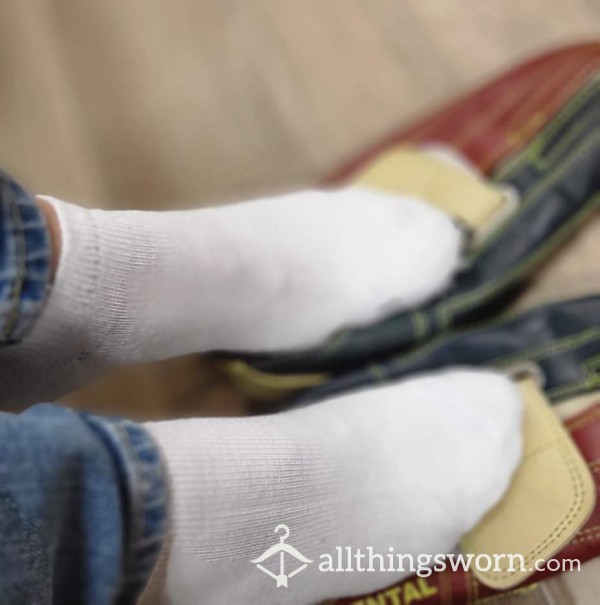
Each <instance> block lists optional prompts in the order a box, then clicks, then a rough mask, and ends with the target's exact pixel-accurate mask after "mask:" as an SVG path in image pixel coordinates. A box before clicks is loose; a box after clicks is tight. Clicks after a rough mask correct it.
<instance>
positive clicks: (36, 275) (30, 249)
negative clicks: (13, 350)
mask: <svg viewBox="0 0 600 605" xmlns="http://www.w3.org/2000/svg"><path fill="white" fill-rule="evenodd" d="M49 279H50V241H49V236H48V231H47V229H46V224H45V222H44V217H43V215H42V213H41V212H40V210H39V208H38V207H37V205H36V204H35V202H34V200H33V199H32V198H31V196H29V194H28V193H27V192H26V191H25V190H24V189H23V188H22V187H20V186H19V185H18V184H17V183H16V182H15V181H14V180H12V179H11V178H10V177H9V176H8V175H6V174H4V173H3V172H0V345H1V344H7V343H11V342H18V341H19V340H21V339H22V338H23V336H24V335H25V334H26V333H27V331H28V330H29V329H30V328H31V326H32V325H33V322H34V321H35V319H36V318H37V317H38V315H39V314H40V312H41V310H42V308H43V306H44V303H45V301H46V297H47V293H48V284H49Z"/></svg>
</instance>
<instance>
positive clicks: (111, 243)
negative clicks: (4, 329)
mask: <svg viewBox="0 0 600 605" xmlns="http://www.w3.org/2000/svg"><path fill="white" fill-rule="evenodd" d="M47 199H48V200H49V201H50V203H51V204H52V205H53V207H54V209H55V211H56V213H57V214H58V219H59V222H60V227H61V235H62V256H61V259H60V264H59V268H58V272H57V275H56V279H55V283H54V286H53V291H52V293H51V296H50V299H49V302H48V305H47V308H46V309H45V311H44V314H43V315H42V317H41V318H40V320H39V321H38V323H37V324H36V326H35V328H34V330H33V332H32V333H31V334H30V335H29V337H28V338H27V339H26V340H25V341H24V342H23V343H21V344H20V345H17V346H14V347H9V348H4V349H2V351H0V364H2V367H3V372H2V376H1V377H0V390H1V391H2V394H3V401H4V402H5V404H6V403H31V402H33V401H36V400H39V399H41V398H44V399H47V398H51V397H54V396H57V395H59V394H61V393H64V392H65V391H67V390H68V389H70V388H72V387H74V386H77V385H79V384H81V383H83V382H84V381H86V380H89V379H91V378H93V377H96V376H97V375H99V374H100V373H101V372H102V371H103V370H105V369H106V368H108V367H112V366H117V365H122V364H126V363H135V362H140V361H150V360H154V359H161V358H166V357H170V356H174V355H180V354H184V353H190V352H199V351H207V350H215V349H230V350H238V351H241V350H243V351H277V350H285V349H293V348H298V347H305V346H310V345H316V344H318V343H319V342H320V341H322V340H323V339H325V338H326V337H327V336H329V335H331V334H332V333H333V332H335V331H336V330H337V329H339V328H341V327H343V326H348V325H357V324H364V323H367V322H370V321H374V320H376V319H379V318H381V317H383V316H385V315H386V314H388V313H390V312H392V311H397V310H400V309H404V308H407V307H411V306H414V305H418V304H419V303H422V302H423V301H425V300H427V299H429V298H430V297H432V296H433V295H435V294H437V293H438V292H439V291H441V290H442V289H443V288H444V287H445V286H447V284H448V283H449V281H450V280H451V278H452V275H453V274H454V272H455V270H456V269H457V267H458V265H459V257H460V240H461V238H460V233H459V230H458V228H457V227H456V226H455V225H454V224H453V223H452V221H451V220H450V219H449V218H448V217H446V216H445V215H444V214H442V213H440V212H439V211H437V210H435V209H434V208H432V207H430V206H428V205H427V204H426V203H424V202H420V201H418V200H415V199H411V198H403V197H397V196H392V195H388V194H382V193H375V192H372V191H368V190H364V189H352V188H350V189H344V190H340V191H336V192H319V191H309V192H304V193H298V194H291V195H284V196H279V197H276V198H269V199H264V200H257V201H254V202H248V203H245V204H238V205H232V206H227V207H221V208H211V209H203V210H195V211H189V212H163V213H157V212H105V211H100V210H92V211H89V210H85V209H83V208H79V207H77V206H73V205H70V204H66V203H64V202H61V201H58V200H53V199H51V198H47Z"/></svg>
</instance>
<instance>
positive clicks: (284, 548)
mask: <svg viewBox="0 0 600 605" xmlns="http://www.w3.org/2000/svg"><path fill="white" fill-rule="evenodd" d="M280 531H283V533H282V534H281V536H280V537H279V544H274V545H273V546H271V548H268V549H267V550H265V552H264V553H263V554H262V555H260V557H258V558H257V559H254V560H253V561H250V563H254V564H255V565H256V567H258V569H260V570H261V571H262V572H263V573H266V574H267V575H268V576H270V577H271V578H273V579H274V580H275V581H276V582H277V588H279V587H280V586H283V587H284V588H287V587H288V580H289V579H290V578H293V577H294V576H295V575H297V574H299V573H300V572H301V571H303V570H304V569H306V568H307V567H308V564H309V563H312V561H311V560H310V559H307V558H306V557H305V556H304V555H303V554H301V553H299V552H298V551H297V550H296V549H295V548H294V547H293V546H291V545H290V544H286V543H285V541H286V540H287V539H288V538H289V537H290V529H289V527H288V526H287V525H283V524H281V525H278V526H277V527H276V528H275V533H276V534H278V533H279V532H280ZM286 554H288V555H290V556H291V557H294V559H296V560H297V561H300V563H302V565H300V567H298V568H296V569H295V570H294V571H292V572H291V573H289V574H286V573H285V555H286ZM275 555H279V574H275V573H273V572H272V571H271V570H270V569H267V568H266V567H264V566H263V565H261V563H264V562H265V561H266V560H267V559H270V558H271V557H273V556H275Z"/></svg>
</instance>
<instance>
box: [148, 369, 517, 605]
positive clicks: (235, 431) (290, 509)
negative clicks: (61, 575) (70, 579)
mask: <svg viewBox="0 0 600 605" xmlns="http://www.w3.org/2000/svg"><path fill="white" fill-rule="evenodd" d="M146 426H147V428H148V429H149V431H150V432H151V434H152V435H153V436H154V437H155V438H156V440H157V442H158V444H159V446H160V447H161V449H162V451H163V453H164V457H165V460H166V463H167V468H168V473H169V476H170V479H171V487H172V513H171V519H172V523H171V525H172V527H171V535H170V544H169V546H168V548H167V549H166V550H165V553H164V555H163V558H162V561H161V564H159V568H158V570H157V572H156V574H155V577H154V578H153V580H152V582H151V586H150V588H149V590H148V594H152V595H153V596H154V597H155V596H156V595H162V602H166V603H170V604H172V605H196V604H197V603H203V604H206V605H213V604H215V605H216V604H219V605H220V604H222V603H231V604H235V605H238V604H242V603H273V604H275V603H285V604H292V603H294V604H308V603H315V602H319V601H322V600H324V599H326V598H332V597H336V596H349V595H354V594H360V593H364V592H368V591H371V590H375V589H377V588H381V587H384V586H386V585H389V584H391V583H393V582H395V581H397V580H399V579H400V578H401V577H403V575H407V574H401V573H398V574H396V573H388V572H369V573H332V572H329V573H327V572H321V571H319V562H320V555H321V554H325V553H330V554H333V555H335V547H336V546H350V547H352V548H353V549H357V548H360V549H362V552H367V551H366V548H367V547H368V546H371V547H373V550H374V552H378V553H388V552H389V550H388V549H389V548H390V547H393V548H394V552H396V553H405V554H412V555H414V556H415V557H416V555H418V554H432V555H433V554H437V553H447V552H451V549H453V547H454V546H455V545H456V543H457V541H458V539H459V538H460V536H462V535H463V534H464V533H465V532H467V531H468V530H469V529H470V528H472V527H473V526H474V525H475V524H476V523H477V522H478V520H479V519H481V517H482V516H483V514H484V513H485V512H486V511H487V510H488V509H489V508H490V507H492V506H493V505H494V504H495V503H496V502H497V501H498V499H499V498H500V497H501V495H502V494H503V493H504V491H505V490H506V488H507V486H508V483H509V480H510V477H511V475H512V472H513V471H514V469H515V467H516V465H517V463H518V460H519V458H520V454H521V401H520V397H519V394H518V392H517V390H516V388H515V387H514V385H513V384H512V383H511V382H510V381H509V380H508V379H507V378H504V377H503V376H500V375H497V374H494V373H491V372H482V371H466V370H454V371H446V372H442V373H439V374H437V375H432V376H429V377H423V378H415V379H411V380H408V381H405V382H403V383H400V384H396V385H391V386H384V387H380V388H376V389H371V390H367V391H362V392H357V393H353V394H349V395H346V396H342V397H338V398H335V399H332V400H330V401H326V402H323V403H319V404H316V405H313V406H310V407H307V408H303V409H299V410H294V411H291V412H285V413H281V414H277V415H274V416H268V417H258V418H242V419H192V420H176V421H170V422H159V423H149V424H147V425H146ZM280 523H284V524H285V525H287V526H288V527H289V528H290V532H291V533H290V538H289V543H290V544H292V545H293V546H294V547H295V548H297V549H298V550H299V551H300V552H301V553H302V554H303V555H304V556H305V557H308V558H309V559H311V560H313V561H314V563H312V564H310V565H309V566H308V568H307V569H306V570H304V571H303V572H302V573H301V574H299V575H297V576H294V578H293V579H292V580H290V586H289V588H288V589H277V588H276V586H275V582H274V581H273V579H272V578H270V577H268V576H266V575H265V574H263V573H261V572H260V571H259V570H257V569H256V568H255V566H254V565H252V564H251V563H250V560H251V559H254V558H256V557H258V556H259V555H261V554H262V553H263V551H265V550H266V549H267V548H268V547H269V546H271V545H272V544H274V543H276V542H277V536H275V534H274V533H273V530H274V528H275V526H277V525H278V524H280ZM209 561H210V562H209Z"/></svg>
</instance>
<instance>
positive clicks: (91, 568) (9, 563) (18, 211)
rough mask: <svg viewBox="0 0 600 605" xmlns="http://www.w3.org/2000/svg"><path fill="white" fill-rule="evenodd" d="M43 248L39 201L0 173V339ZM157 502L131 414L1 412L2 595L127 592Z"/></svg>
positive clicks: (24, 301) (116, 598) (111, 597)
mask: <svg viewBox="0 0 600 605" xmlns="http://www.w3.org/2000/svg"><path fill="white" fill-rule="evenodd" d="M49 252H50V247H49V236H48V232H47V229H46V225H45V222H44V219H43V216H42V214H41V213H40V211H39V209H38V207H37V206H36V204H35V203H34V202H33V200H32V199H31V198H30V197H29V195H28V194H27V193H26V192H25V191H24V190H23V189H22V188H21V187H19V186H18V185H17V184H16V183H15V182H14V181H13V180H12V179H10V177H8V176H7V175H5V174H2V173H0V346H11V344H12V343H15V342H19V341H20V340H21V339H22V338H23V337H25V336H26V334H27V332H28V330H30V329H31V327H32V326H33V324H34V323H35V320H36V317H37V316H38V315H39V314H40V313H41V312H42V310H43V306H44V302H45V300H46V297H47V294H48V290H49V274H50V254H49ZM1 371H2V368H1V367H0V372H1ZM1 406H2V394H1V393H0V407H1ZM166 511H167V489H166V479H165V472H164V467H163V465H162V463H161V459H160V455H159V452H158V449H157V447H156V445H155V444H154V443H153V441H152V439H151V438H150V436H149V434H148V433H147V432H146V431H145V429H144V428H143V427H142V426H141V425H139V424H136V423H134V422H130V421H128V420H123V419H119V418H101V417H98V416H92V415H90V414H85V413H80V412H75V411H72V410H69V409H65V408H61V407H59V406H57V405H53V404H40V405H36V406H34V407H32V408H30V409H29V410H27V411H25V412H23V413H21V414H9V413H4V412H0V603H1V605H43V604H50V603H55V604H57V605H77V604H90V605H105V604H113V603H118V604H125V603H135V601H136V598H137V596H138V595H139V594H140V592H141V590H142V589H143V587H144V585H145V584H146V582H147V580H148V578H149V575H150V572H151V571H152V568H153V567H154V564H155V562H156V560H157V558H158V554H159V552H160V548H161V545H162V540H163V536H164V532H165V525H166Z"/></svg>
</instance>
